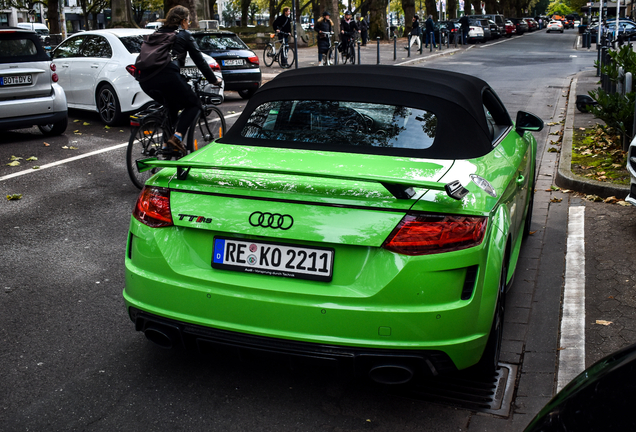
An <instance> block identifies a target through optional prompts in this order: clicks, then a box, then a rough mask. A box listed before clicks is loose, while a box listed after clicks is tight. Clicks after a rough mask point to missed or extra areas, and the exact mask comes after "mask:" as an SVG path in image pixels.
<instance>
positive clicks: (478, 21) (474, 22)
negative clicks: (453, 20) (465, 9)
mask: <svg viewBox="0 0 636 432" xmlns="http://www.w3.org/2000/svg"><path fill="white" fill-rule="evenodd" d="M470 26H471V27H472V26H479V27H481V28H482V31H483V32H484V40H483V42H485V41H489V40H490V39H492V33H491V32H490V23H489V22H488V20H487V19H485V18H471V20H470ZM468 39H469V40H470V36H469V37H468Z"/></svg>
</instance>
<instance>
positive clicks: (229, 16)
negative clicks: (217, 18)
mask: <svg viewBox="0 0 636 432" xmlns="http://www.w3.org/2000/svg"><path fill="white" fill-rule="evenodd" d="M239 13H240V8H239V5H238V3H237V1H229V2H227V3H226V4H225V7H224V8H223V17H222V18H223V22H224V23H225V25H226V26H228V27H234V26H235V25H236V20H237V19H239Z"/></svg>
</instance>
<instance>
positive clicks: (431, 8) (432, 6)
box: [422, 0, 438, 24]
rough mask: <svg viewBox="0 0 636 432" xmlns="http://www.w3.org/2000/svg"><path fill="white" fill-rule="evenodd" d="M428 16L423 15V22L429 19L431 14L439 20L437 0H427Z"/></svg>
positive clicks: (434, 18)
mask: <svg viewBox="0 0 636 432" xmlns="http://www.w3.org/2000/svg"><path fill="white" fill-rule="evenodd" d="M425 4H426V16H424V17H422V24H424V21H426V20H427V19H428V16H429V15H433V20H434V21H437V20H438V13H437V2H436V1H435V0H426V2H425Z"/></svg>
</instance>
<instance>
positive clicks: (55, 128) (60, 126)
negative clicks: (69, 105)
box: [38, 117, 68, 136]
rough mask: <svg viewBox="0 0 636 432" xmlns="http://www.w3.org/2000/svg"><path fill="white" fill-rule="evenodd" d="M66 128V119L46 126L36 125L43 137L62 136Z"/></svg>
mask: <svg viewBox="0 0 636 432" xmlns="http://www.w3.org/2000/svg"><path fill="white" fill-rule="evenodd" d="M67 126H68V117H65V118H64V119H63V120H60V121H59V122H57V123H51V124H47V125H38V129H40V132H42V135H44V136H55V135H62V134H63V133H64V131H65V130H66V127H67Z"/></svg>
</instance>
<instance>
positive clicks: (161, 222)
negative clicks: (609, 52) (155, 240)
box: [133, 187, 172, 228]
mask: <svg viewBox="0 0 636 432" xmlns="http://www.w3.org/2000/svg"><path fill="white" fill-rule="evenodd" d="M133 216H134V217H135V219H137V220H138V221H139V222H141V223H143V224H145V225H148V226H149V227H151V228H161V227H167V226H172V214H171V213H170V189H166V188H160V187H144V188H143V189H142V191H141V193H140V194H139V198H137V203H136V204H135V210H133Z"/></svg>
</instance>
